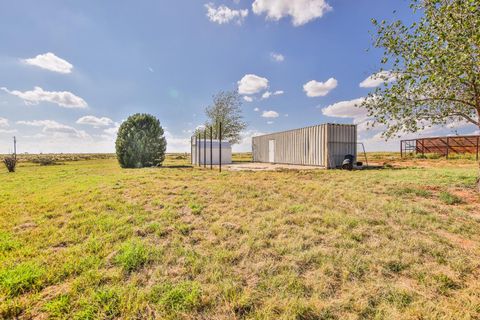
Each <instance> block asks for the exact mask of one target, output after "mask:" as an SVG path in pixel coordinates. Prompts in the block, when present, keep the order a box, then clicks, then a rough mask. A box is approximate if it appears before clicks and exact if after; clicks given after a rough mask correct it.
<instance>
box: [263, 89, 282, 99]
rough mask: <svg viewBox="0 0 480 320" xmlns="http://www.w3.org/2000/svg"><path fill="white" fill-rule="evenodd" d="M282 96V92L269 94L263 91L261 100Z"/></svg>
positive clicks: (269, 92)
mask: <svg viewBox="0 0 480 320" xmlns="http://www.w3.org/2000/svg"><path fill="white" fill-rule="evenodd" d="M282 94H283V90H277V91H275V92H271V91H265V92H264V93H263V94H262V99H268V98H270V97H271V96H278V95H282Z"/></svg>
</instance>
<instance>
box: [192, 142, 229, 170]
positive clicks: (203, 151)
mask: <svg viewBox="0 0 480 320" xmlns="http://www.w3.org/2000/svg"><path fill="white" fill-rule="evenodd" d="M211 144H212V146H211V148H210V139H198V138H197V137H192V140H191V150H192V152H191V157H192V164H193V165H198V164H200V165H203V164H207V165H209V164H210V156H211V159H212V164H213V165H218V164H220V141H219V140H212V141H211ZM221 147H222V148H221V149H222V151H221V152H222V154H221V155H222V164H230V163H232V146H231V144H230V143H229V142H227V141H222V144H221Z"/></svg>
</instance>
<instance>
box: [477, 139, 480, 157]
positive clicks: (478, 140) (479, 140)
mask: <svg viewBox="0 0 480 320" xmlns="http://www.w3.org/2000/svg"><path fill="white" fill-rule="evenodd" d="M479 142H480V137H477V156H476V159H477V161H478V145H479Z"/></svg>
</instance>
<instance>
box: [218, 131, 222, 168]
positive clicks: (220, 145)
mask: <svg viewBox="0 0 480 320" xmlns="http://www.w3.org/2000/svg"><path fill="white" fill-rule="evenodd" d="M218 134H219V145H218V149H219V157H218V158H219V160H220V166H219V169H220V172H222V123H221V122H220V128H219V132H218Z"/></svg>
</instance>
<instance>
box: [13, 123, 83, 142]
mask: <svg viewBox="0 0 480 320" xmlns="http://www.w3.org/2000/svg"><path fill="white" fill-rule="evenodd" d="M17 124H21V125H26V126H33V127H42V132H43V133H52V134H61V135H68V136H71V137H76V138H89V137H90V135H88V134H87V133H86V132H85V131H83V130H77V129H75V128H74V127H71V126H67V125H65V124H62V123H58V122H57V121H55V120H33V121H17Z"/></svg>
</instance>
